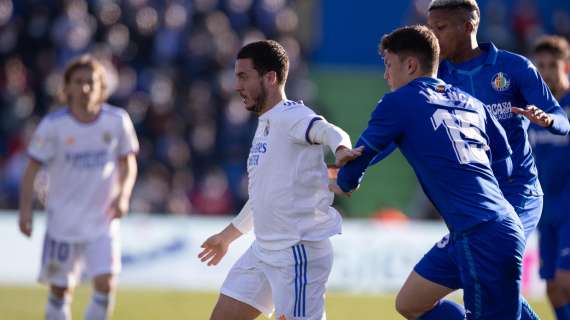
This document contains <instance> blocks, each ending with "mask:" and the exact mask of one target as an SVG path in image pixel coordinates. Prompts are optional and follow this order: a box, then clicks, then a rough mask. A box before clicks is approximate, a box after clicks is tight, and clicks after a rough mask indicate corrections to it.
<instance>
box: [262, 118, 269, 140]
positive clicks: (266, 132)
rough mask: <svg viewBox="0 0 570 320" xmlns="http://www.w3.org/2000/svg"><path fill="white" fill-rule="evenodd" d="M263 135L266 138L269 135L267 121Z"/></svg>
mask: <svg viewBox="0 0 570 320" xmlns="http://www.w3.org/2000/svg"><path fill="white" fill-rule="evenodd" d="M263 135H264V136H265V137H267V136H268V135H269V121H267V125H266V126H265V128H263Z"/></svg>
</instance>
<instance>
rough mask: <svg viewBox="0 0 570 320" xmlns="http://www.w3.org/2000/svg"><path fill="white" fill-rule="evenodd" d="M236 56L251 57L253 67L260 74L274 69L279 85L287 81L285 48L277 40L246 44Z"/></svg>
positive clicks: (287, 62)
mask: <svg viewBox="0 0 570 320" xmlns="http://www.w3.org/2000/svg"><path fill="white" fill-rule="evenodd" d="M237 58H238V59H251V60H252V62H253V67H254V68H255V70H257V72H259V74H261V75H264V74H266V73H267V72H270V71H275V73H276V74H277V82H278V83H279V84H280V85H281V84H284V83H285V81H287V74H288V73H289V57H288V56H287V52H286V51H285V48H283V46H282V45H280V44H279V43H278V42H277V41H273V40H263V41H257V42H252V43H250V44H247V45H246V46H244V47H243V48H241V50H240V51H239V52H238V54H237Z"/></svg>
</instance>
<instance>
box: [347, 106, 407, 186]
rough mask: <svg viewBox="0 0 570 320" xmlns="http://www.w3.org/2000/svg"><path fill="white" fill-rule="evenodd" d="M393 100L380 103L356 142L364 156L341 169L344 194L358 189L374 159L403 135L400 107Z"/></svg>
mask: <svg viewBox="0 0 570 320" xmlns="http://www.w3.org/2000/svg"><path fill="white" fill-rule="evenodd" d="M393 99H394V98H393V96H388V95H386V96H384V99H383V100H382V101H380V102H379V103H378V105H377V106H376V109H375V110H374V112H373V113H372V116H371V119H370V121H369V122H368V127H367V128H366V130H364V132H363V133H362V135H361V136H360V138H359V139H358V141H357V142H356V148H360V147H362V155H361V156H360V157H358V158H357V159H354V160H352V161H350V162H349V163H347V164H346V165H345V166H344V167H342V168H341V169H340V171H339V173H338V177H337V185H338V187H339V188H340V190H342V191H343V192H344V193H350V192H352V191H354V190H355V189H356V188H357V187H358V185H359V184H360V182H361V181H362V178H363V177H364V172H365V171H366V168H367V167H368V166H369V165H370V163H371V161H372V159H374V158H375V157H376V156H377V155H378V154H381V153H385V150H389V149H390V148H392V147H391V145H392V144H393V143H394V141H395V140H396V138H397V137H398V136H399V134H400V133H401V130H402V126H401V124H400V123H401V121H400V119H399V118H400V116H399V112H398V107H397V106H396V103H395V101H393ZM392 150H393V149H392Z"/></svg>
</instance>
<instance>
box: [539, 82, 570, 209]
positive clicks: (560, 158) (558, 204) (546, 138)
mask: <svg viewBox="0 0 570 320" xmlns="http://www.w3.org/2000/svg"><path fill="white" fill-rule="evenodd" d="M560 105H561V106H562V107H563V108H564V109H565V110H566V112H570V92H569V93H568V94H566V96H564V97H563V98H562V99H560ZM529 139H530V142H531V143H532V145H533V151H534V156H535V159H536V166H537V168H538V176H539V178H540V183H541V184H542V188H543V189H544V211H543V219H557V218H560V217H561V216H563V215H569V214H570V200H569V199H570V165H569V164H568V160H569V159H570V136H555V135H552V134H550V133H549V132H548V131H546V130H544V128H540V127H538V126H535V125H532V126H531V130H530V132H529Z"/></svg>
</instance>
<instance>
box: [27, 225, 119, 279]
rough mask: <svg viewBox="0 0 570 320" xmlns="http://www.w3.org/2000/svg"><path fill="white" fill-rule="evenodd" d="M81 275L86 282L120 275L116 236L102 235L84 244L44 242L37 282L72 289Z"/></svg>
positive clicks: (47, 239) (55, 241) (46, 239)
mask: <svg viewBox="0 0 570 320" xmlns="http://www.w3.org/2000/svg"><path fill="white" fill-rule="evenodd" d="M82 271H84V272H85V276H86V277H87V278H89V279H91V278H93V277H95V276H98V275H102V274H118V273H119V272H120V271H121V248H120V240H119V237H118V236H111V235H110V234H104V235H102V236H100V237H99V238H97V239H94V240H91V241H86V242H66V241H60V240H56V239H53V238H52V237H50V236H49V235H48V234H46V236H45V238H44V246H43V251H42V261H41V268H40V275H39V277H38V281H39V282H41V283H45V284H50V285H55V286H58V287H65V288H72V287H75V285H76V284H77V283H78V282H79V281H80V280H81V275H82Z"/></svg>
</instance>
